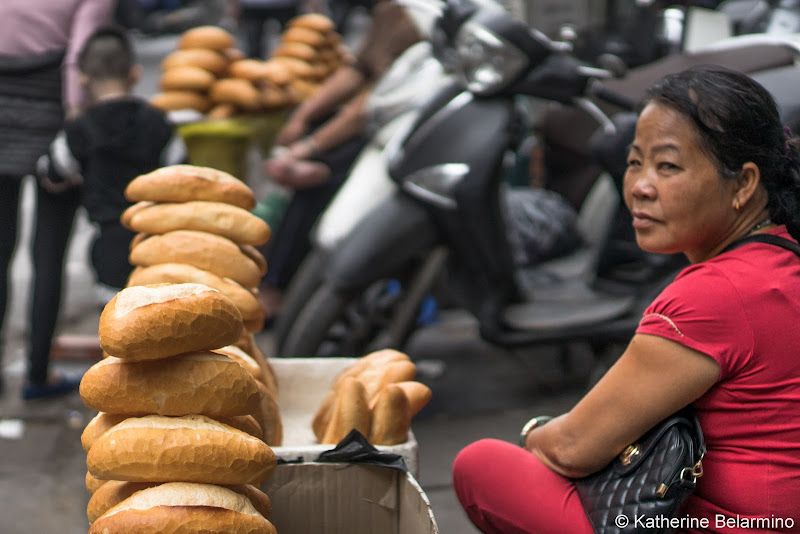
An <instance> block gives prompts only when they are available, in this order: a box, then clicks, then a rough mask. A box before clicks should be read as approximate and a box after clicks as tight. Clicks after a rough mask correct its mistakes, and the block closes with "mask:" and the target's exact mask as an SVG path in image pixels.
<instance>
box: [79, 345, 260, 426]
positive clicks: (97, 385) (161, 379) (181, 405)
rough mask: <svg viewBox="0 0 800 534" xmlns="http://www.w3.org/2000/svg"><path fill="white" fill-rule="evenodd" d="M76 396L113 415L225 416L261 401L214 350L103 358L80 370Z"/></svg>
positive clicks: (235, 366) (249, 381)
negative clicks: (141, 358)
mask: <svg viewBox="0 0 800 534" xmlns="http://www.w3.org/2000/svg"><path fill="white" fill-rule="evenodd" d="M254 363H255V362H254ZM80 394H81V398H82V399H83V402H84V404H86V406H88V407H89V408H92V409H94V410H99V411H102V412H106V413H109V414H118V415H145V414H158V415H189V414H201V415H207V416H209V417H212V418H216V417H228V416H233V415H247V414H250V413H253V412H254V411H255V410H257V409H258V407H259V403H260V401H261V394H260V392H259V390H258V385H257V384H256V380H255V378H253V377H252V376H251V375H250V373H248V372H247V370H246V369H245V368H244V367H242V365H241V364H239V363H238V362H237V361H235V360H232V359H231V358H229V357H227V356H225V355H222V354H217V353H214V352H187V353H183V354H179V355H178V356H174V357H172V358H164V359H161V360H148V361H140V362H131V361H125V360H121V359H119V358H106V359H104V360H101V361H99V362H97V363H96V364H94V365H93V366H91V367H90V368H89V369H88V370H87V371H86V373H85V374H84V376H83V379H82V380H81V385H80Z"/></svg>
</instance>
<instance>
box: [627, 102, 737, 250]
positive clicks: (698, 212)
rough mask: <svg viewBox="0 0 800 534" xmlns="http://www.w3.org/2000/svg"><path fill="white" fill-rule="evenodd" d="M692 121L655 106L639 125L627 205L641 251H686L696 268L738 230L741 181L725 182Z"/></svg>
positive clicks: (648, 108) (631, 158)
mask: <svg viewBox="0 0 800 534" xmlns="http://www.w3.org/2000/svg"><path fill="white" fill-rule="evenodd" d="M698 135H699V134H698V131H697V129H696V127H695V126H694V124H693V123H692V122H691V120H690V119H689V118H687V117H686V116H684V115H682V114H681V113H679V112H677V111H675V110H674V109H672V108H671V107H669V106H665V105H663V104H658V103H655V102H651V103H650V104H648V105H647V106H646V107H645V108H644V110H643V111H642V113H641V115H640V116H639V120H638V121H637V123H636V137H635V139H634V141H633V144H632V145H631V150H630V152H629V154H628V168H627V170H626V171H625V204H626V205H627V206H628V209H629V210H630V211H631V214H632V215H633V228H634V230H635V232H636V241H637V243H638V244H639V246H640V247H641V248H642V249H643V250H646V251H648V252H657V253H662V254H673V253H677V252H682V253H684V254H685V255H686V257H687V258H688V259H689V261H691V262H692V263H697V262H699V261H703V260H706V259H708V258H710V257H711V256H713V255H714V254H716V253H717V252H718V250H716V249H718V248H719V245H720V243H723V242H724V241H725V239H726V238H727V237H728V236H729V234H730V232H731V231H732V227H733V223H734V221H735V218H736V211H735V210H734V209H733V203H734V192H735V185H734V184H735V180H723V179H722V177H721V176H720V174H719V173H718V172H717V170H716V168H715V167H714V164H713V162H712V160H711V159H710V158H709V157H708V156H707V155H706V153H705V152H703V151H702V150H701V149H700V146H699V142H698Z"/></svg>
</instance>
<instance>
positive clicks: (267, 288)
mask: <svg viewBox="0 0 800 534" xmlns="http://www.w3.org/2000/svg"><path fill="white" fill-rule="evenodd" d="M370 16H371V23H370V26H369V28H368V29H367V33H366V35H365V36H364V38H363V40H362V42H361V44H360V45H359V48H358V50H357V51H356V53H355V55H354V56H353V57H352V58H351V59H350V60H349V61H348V62H347V63H346V64H344V65H343V66H341V67H340V68H339V69H338V70H337V71H336V72H335V73H333V74H332V75H331V76H330V78H328V79H327V80H326V81H325V83H324V84H323V85H322V86H321V87H320V88H319V89H318V90H317V91H316V92H315V93H314V94H313V95H312V96H311V97H310V98H309V99H307V100H305V101H303V103H302V104H300V106H298V107H297V108H296V109H295V110H294V111H293V112H292V114H291V116H290V117H289V119H288V121H287V122H286V124H285V125H284V127H283V128H282V129H281V130H280V132H278V136H277V144H278V145H279V147H280V148H281V149H282V151H281V155H279V156H277V157H274V158H271V159H268V160H266V161H265V170H266V174H267V176H269V177H270V178H271V179H273V180H275V181H276V182H277V183H279V184H281V185H282V186H284V187H286V188H287V189H289V190H291V191H292V198H291V201H290V203H289V206H288V208H287V210H286V213H285V214H284V216H283V218H282V220H281V223H280V225H279V226H278V228H273V235H272V239H270V241H269V243H267V245H265V247H266V251H265V252H266V254H265V255H266V256H267V262H268V264H269V269H268V271H267V275H266V276H265V278H264V280H263V282H262V284H261V287H260V288H259V289H260V298H261V301H262V304H264V306H265V308H266V310H267V317H268V318H270V317H274V316H275V315H277V314H278V312H279V310H280V306H281V301H282V298H283V291H284V290H285V289H286V287H287V286H288V285H289V282H290V281H291V278H292V276H294V273H295V272H296V271H297V269H298V267H299V266H300V264H301V263H302V261H303V258H304V257H305V255H306V254H307V253H308V251H309V250H310V248H311V243H310V240H309V233H310V231H311V228H312V226H313V225H314V222H315V221H316V220H317V217H319V215H320V213H321V212H322V210H323V209H324V208H325V206H327V204H328V203H329V202H330V200H331V198H333V195H334V194H335V193H336V191H337V190H338V189H339V187H340V186H341V184H342V183H343V182H344V180H345V178H346V177H347V173H348V170H349V168H350V166H351V165H352V163H353V161H354V160H355V158H356V156H357V155H358V153H359V151H360V150H361V149H362V148H363V147H364V144H365V143H366V137H365V132H364V130H365V126H366V117H367V113H368V109H367V102H368V100H369V96H370V92H371V90H372V88H373V86H374V85H375V83H376V82H377V81H378V80H379V79H380V78H381V76H383V74H384V73H385V72H386V71H387V70H388V69H389V67H390V66H391V65H392V63H394V61H395V60H396V59H397V58H398V57H399V56H400V55H401V54H402V53H403V52H404V51H405V50H406V49H408V48H409V47H410V46H411V45H413V44H415V43H417V42H419V41H420V39H421V38H422V36H421V33H420V30H419V28H418V26H417V24H416V23H415V21H414V20H413V19H412V17H411V16H410V15H409V14H408V12H407V11H406V8H404V7H403V6H401V5H400V4H399V3H397V2H394V1H393V0H374V1H373V7H372V11H371V13H370Z"/></svg>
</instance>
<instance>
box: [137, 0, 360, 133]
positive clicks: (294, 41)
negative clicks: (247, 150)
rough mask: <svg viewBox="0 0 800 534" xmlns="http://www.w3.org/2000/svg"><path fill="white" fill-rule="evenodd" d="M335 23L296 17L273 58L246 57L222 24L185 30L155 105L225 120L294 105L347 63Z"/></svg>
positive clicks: (171, 56) (315, 16)
mask: <svg viewBox="0 0 800 534" xmlns="http://www.w3.org/2000/svg"><path fill="white" fill-rule="evenodd" d="M341 41H342V40H341V36H340V35H339V34H338V33H337V32H336V30H335V28H334V25H333V22H331V20H330V19H329V18H328V17H326V16H324V15H321V14H318V13H309V14H305V15H300V16H298V17H295V18H294V19H292V20H291V21H290V22H289V24H288V25H287V28H286V30H285V31H284V33H283V35H282V39H281V46H280V47H279V48H278V49H277V50H276V51H275V54H274V55H273V56H272V57H271V58H269V59H268V60H266V61H264V60H260V59H253V58H245V57H244V54H243V53H242V52H241V51H240V50H239V49H237V48H236V40H235V38H234V36H233V35H231V34H230V33H229V32H228V31H226V30H224V29H223V28H219V27H217V26H201V27H198V28H192V29H190V30H187V31H186V32H184V33H183V34H182V35H181V36H180V38H179V39H178V43H177V49H176V50H175V51H173V52H171V53H170V54H169V55H167V57H165V58H164V60H163V61H162V63H161V79H160V88H161V92H160V93H158V94H156V95H154V96H153V97H152V98H151V103H152V104H153V105H155V106H156V107H158V108H160V109H163V110H165V111H176V110H182V109H192V110H195V111H198V112H200V113H202V114H204V115H206V116H207V118H209V119H225V118H230V117H235V116H241V115H246V114H252V113H258V112H263V111H267V110H274V109H281V108H286V107H290V106H293V105H295V104H297V103H299V102H301V101H303V100H305V99H306V98H308V97H309V96H311V95H312V94H313V93H314V91H316V89H317V88H318V87H319V86H320V85H321V83H322V82H323V81H324V80H325V79H326V78H327V77H328V76H330V75H331V74H332V73H333V72H334V71H335V70H336V69H337V68H339V65H340V64H341V62H342V59H343V57H344V55H345V54H344V49H343V46H342V45H341Z"/></svg>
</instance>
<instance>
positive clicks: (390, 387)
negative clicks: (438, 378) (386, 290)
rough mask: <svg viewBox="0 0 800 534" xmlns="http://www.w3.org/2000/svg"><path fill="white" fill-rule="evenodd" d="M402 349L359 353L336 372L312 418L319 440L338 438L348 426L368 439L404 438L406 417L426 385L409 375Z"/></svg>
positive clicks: (422, 401)
mask: <svg viewBox="0 0 800 534" xmlns="http://www.w3.org/2000/svg"><path fill="white" fill-rule="evenodd" d="M416 372H417V369H416V365H415V364H414V362H412V361H411V360H410V359H409V357H408V355H406V354H404V353H402V352H398V351H396V350H391V349H384V350H380V351H377V352H373V353H370V354H368V355H366V356H363V357H361V358H359V359H358V360H357V361H356V362H355V363H353V364H352V365H350V366H349V367H347V368H346V369H344V370H343V371H342V372H340V373H339V374H338V375H337V376H336V378H335V379H334V381H333V385H332V386H331V389H330V391H329V392H328V394H327V395H326V397H325V398H324V400H323V401H322V403H321V404H320V406H319V408H318V410H317V412H316V414H315V415H314V418H313V421H312V427H313V430H314V434H315V435H316V437H317V439H318V440H319V442H320V443H325V444H334V443H338V442H339V441H341V440H342V439H343V438H344V437H345V436H346V435H347V434H348V433H349V432H350V430H352V429H353V428H355V429H356V430H358V431H359V432H361V433H362V434H363V435H364V436H366V437H367V439H368V441H369V442H370V443H372V444H373V445H397V444H399V443H404V442H405V441H406V440H407V439H408V431H409V429H410V427H411V418H412V417H413V416H414V415H416V414H417V413H418V412H419V411H420V410H421V409H422V408H423V407H424V406H425V405H426V404H427V403H428V402H429V401H430V399H431V396H432V392H431V390H430V388H428V386H426V385H425V384H423V383H421V382H416V381H414V378H415V376H416Z"/></svg>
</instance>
